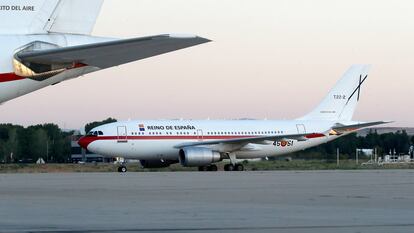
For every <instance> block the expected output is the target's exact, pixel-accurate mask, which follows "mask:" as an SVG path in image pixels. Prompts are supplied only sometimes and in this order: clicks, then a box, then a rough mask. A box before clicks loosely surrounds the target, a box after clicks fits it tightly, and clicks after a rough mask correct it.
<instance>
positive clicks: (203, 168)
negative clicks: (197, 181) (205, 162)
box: [198, 166, 208, 172]
mask: <svg viewBox="0 0 414 233" xmlns="http://www.w3.org/2000/svg"><path fill="white" fill-rule="evenodd" d="M198 171H199V172H206V171H208V168H207V166H200V167H198Z"/></svg>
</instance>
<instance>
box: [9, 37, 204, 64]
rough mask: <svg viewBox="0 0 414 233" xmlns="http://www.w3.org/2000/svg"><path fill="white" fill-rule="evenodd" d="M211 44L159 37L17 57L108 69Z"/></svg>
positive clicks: (80, 46) (40, 51) (23, 54)
mask: <svg viewBox="0 0 414 233" xmlns="http://www.w3.org/2000/svg"><path fill="white" fill-rule="evenodd" d="M207 42H210V40H208V39H205V38H202V37H197V36H179V35H177V36H174V35H158V36H150V37H142V38H134V39H125V40H114V41H108V42H100V43H93V44H86V45H79V46H70V47H62V48H53V49H47V50H36V51H24V50H23V51H21V52H19V53H18V54H17V56H18V57H19V59H20V60H21V61H22V62H25V63H26V62H28V63H35V64H44V65H51V64H84V65H88V66H93V67H98V68H100V69H106V68H109V67H113V66H118V65H121V64H125V63H129V62H133V61H137V60H142V59H145V58H149V57H153V56H157V55H160V54H164V53H169V52H172V51H175V50H180V49H184V48H188V47H192V46H195V45H199V44H203V43H207Z"/></svg>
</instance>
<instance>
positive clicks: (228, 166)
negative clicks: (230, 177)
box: [224, 164, 234, 172]
mask: <svg viewBox="0 0 414 233" xmlns="http://www.w3.org/2000/svg"><path fill="white" fill-rule="evenodd" d="M224 171H226V172H231V171H234V166H233V164H226V165H224Z"/></svg>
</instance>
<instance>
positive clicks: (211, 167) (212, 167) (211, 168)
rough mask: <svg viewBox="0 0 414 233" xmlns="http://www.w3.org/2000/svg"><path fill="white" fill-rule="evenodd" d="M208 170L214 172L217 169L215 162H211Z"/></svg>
mask: <svg viewBox="0 0 414 233" xmlns="http://www.w3.org/2000/svg"><path fill="white" fill-rule="evenodd" d="M208 170H209V171H211V172H216V171H217V170H218V168H217V166H216V165H215V164H212V165H210V166H208Z"/></svg>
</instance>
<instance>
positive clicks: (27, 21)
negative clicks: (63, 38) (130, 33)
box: [0, 0, 104, 35]
mask: <svg viewBox="0 0 414 233" xmlns="http://www.w3.org/2000/svg"><path fill="white" fill-rule="evenodd" d="M103 2H104V0H87V1H85V0H36V1H33V0H20V1H17V3H16V0H3V1H2V5H1V6H0V18H1V19H3V20H1V21H0V34H42V33H68V34H83V35H89V34H91V32H92V30H93V27H94V26H95V22H96V19H97V18H98V15H99V13H100V11H101V7H102V4H103Z"/></svg>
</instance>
